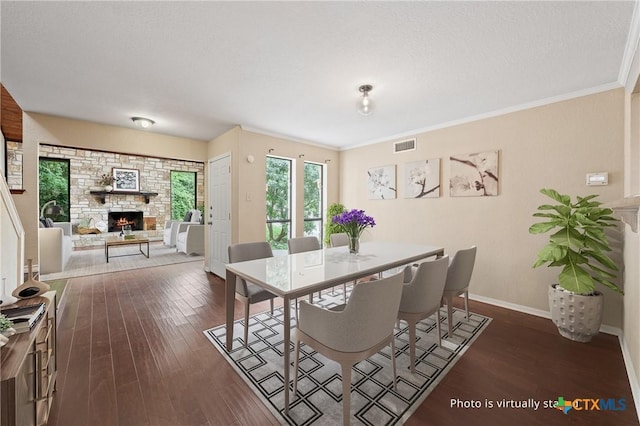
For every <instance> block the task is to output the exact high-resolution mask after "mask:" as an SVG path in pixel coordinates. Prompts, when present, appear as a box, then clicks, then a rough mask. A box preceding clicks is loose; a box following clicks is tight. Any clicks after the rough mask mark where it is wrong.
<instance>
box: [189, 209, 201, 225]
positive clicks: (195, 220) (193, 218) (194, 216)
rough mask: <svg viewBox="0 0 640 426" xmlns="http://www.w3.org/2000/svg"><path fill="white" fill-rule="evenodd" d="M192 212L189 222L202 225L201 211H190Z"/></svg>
mask: <svg viewBox="0 0 640 426" xmlns="http://www.w3.org/2000/svg"><path fill="white" fill-rule="evenodd" d="M190 212H191V219H190V220H189V222H191V223H200V218H201V217H202V214H201V213H200V210H198V209H192V210H190Z"/></svg>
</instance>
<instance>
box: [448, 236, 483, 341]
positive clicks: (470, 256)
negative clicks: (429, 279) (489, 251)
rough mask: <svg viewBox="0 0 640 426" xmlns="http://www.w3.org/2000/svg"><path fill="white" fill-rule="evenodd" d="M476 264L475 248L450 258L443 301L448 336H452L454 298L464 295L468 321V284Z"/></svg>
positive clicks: (460, 251) (462, 251)
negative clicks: (445, 310) (445, 307)
mask: <svg viewBox="0 0 640 426" xmlns="http://www.w3.org/2000/svg"><path fill="white" fill-rule="evenodd" d="M475 262H476V246H475V245H474V246H471V247H470V248H468V249H463V250H459V251H458V252H457V253H456V254H454V255H453V257H452V258H451V262H450V263H449V270H448V272H447V283H446V284H445V286H444V294H443V300H444V302H445V303H446V304H447V324H448V326H449V336H451V334H452V326H451V317H452V315H453V298H454V296H459V295H461V294H462V295H464V311H465V318H466V319H467V321H469V282H470V281H471V274H472V273H473V266H474V265H475Z"/></svg>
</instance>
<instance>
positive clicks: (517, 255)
mask: <svg viewBox="0 0 640 426" xmlns="http://www.w3.org/2000/svg"><path fill="white" fill-rule="evenodd" d="M623 99H624V93H623V90H615V91H608V92H604V93H600V94H595V95H591V96H586V97H582V98H578V99H573V100H568V101H563V102H558V103H555V104H550V105H546V106H541V107H537V108H532V109H529V110H525V111H520V112H514V113H511V114H507V115H503V116H499V117H494V118H489V119H485V120H480V121H476V122H471V123H467V124H463V125H458V126H455V127H450V128H446V129H441V130H436V131H432V132H428V133H422V134H419V135H417V150H416V151H410V152H405V153H401V154H392V149H393V144H392V142H393V141H389V142H386V143H379V144H375V145H370V146H366V147H362V148H358V149H352V150H348V151H345V152H343V153H342V157H341V173H342V180H341V194H342V201H343V202H344V204H345V205H346V206H347V207H348V208H356V207H357V208H362V209H365V210H366V211H367V213H368V214H370V215H372V216H373V217H374V218H375V219H376V222H377V223H378V226H376V227H375V228H373V229H372V230H371V231H370V232H369V233H368V235H366V236H365V238H369V239H376V240H400V241H407V242H421V243H433V244H437V245H442V246H444V247H445V248H446V249H447V250H448V251H452V250H456V249H458V248H462V247H467V246H470V245H472V244H477V245H478V257H477V261H476V267H475V270H474V274H473V278H472V282H471V287H470V291H471V293H474V294H477V295H480V296H483V297H487V298H493V299H498V300H500V301H503V302H508V303H513V304H517V305H522V306H525V307H529V308H532V309H537V310H542V311H548V302H547V286H548V285H549V284H551V283H553V282H555V281H556V277H557V274H558V273H559V271H558V270H556V269H551V268H544V267H543V268H538V269H532V268H531V265H532V264H533V262H534V260H535V258H536V253H537V251H538V250H539V249H540V248H541V247H542V246H543V245H544V244H545V241H546V239H547V238H548V236H533V235H530V234H529V233H528V228H529V226H530V225H531V224H532V223H534V218H533V217H532V216H531V215H532V214H533V213H534V212H535V211H536V207H537V206H538V205H540V204H543V203H545V202H546V200H545V197H544V196H543V195H542V194H540V193H539V192H538V191H539V189H540V188H543V187H552V188H555V189H557V190H559V191H560V192H561V193H566V194H571V195H587V194H591V193H595V194H600V195H601V200H602V201H612V200H615V199H618V198H620V197H621V196H622V193H623V165H624V161H623V160H624V159H623V151H624V149H623V145H624V144H623V139H624V137H623V117H624V109H623V105H624V103H623ZM488 150H499V152H500V153H499V156H500V186H499V196H497V197H450V196H449V189H448V182H449V156H450V155H455V154H464V153H473V152H479V151H488ZM431 158H441V159H442V161H441V184H442V186H443V188H442V191H441V197H440V198H438V199H404V198H403V196H404V194H403V185H404V184H403V181H402V178H403V176H404V163H405V162H408V161H416V160H423V159H431ZM387 164H396V165H397V186H398V198H397V199H395V200H369V199H367V192H366V172H367V169H368V168H370V167H375V166H382V165H387ZM598 171H606V172H609V182H610V184H609V185H608V186H604V187H587V186H586V185H585V175H586V173H587V172H598ZM604 291H605V296H606V297H605V318H604V323H605V324H608V325H611V326H614V327H621V326H622V300H621V297H620V296H618V295H617V294H614V293H612V292H611V291H609V290H608V289H605V290H604Z"/></svg>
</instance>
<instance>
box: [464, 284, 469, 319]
mask: <svg viewBox="0 0 640 426" xmlns="http://www.w3.org/2000/svg"><path fill="white" fill-rule="evenodd" d="M464 311H465V314H466V317H465V318H466V319H467V322H469V290H465V292H464Z"/></svg>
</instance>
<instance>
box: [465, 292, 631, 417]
mask: <svg viewBox="0 0 640 426" xmlns="http://www.w3.org/2000/svg"><path fill="white" fill-rule="evenodd" d="M469 299H471V300H476V301H478V302H482V303H487V304H489V305H494V306H499V307H501V308H506V309H511V310H512V311H517V312H523V313H525V314H529V315H535V316H537V317H542V318H547V319H551V313H550V312H549V311H543V310H542V309H535V308H530V307H528V306H523V305H518V304H516V303H510V302H505V301H504V300H499V299H493V298H491V297H485V296H479V295H477V294H471V293H469ZM600 332H602V333H606V334H612V335H614V336H618V341H619V342H620V349H621V350H622V358H623V360H624V366H625V369H626V370H627V378H628V379H629V385H630V386H631V394H632V395H633V401H634V404H635V408H636V415H637V416H638V420H639V421H640V383H639V382H638V376H637V375H636V372H635V369H634V368H633V363H632V362H631V355H630V354H629V348H628V347H627V344H626V341H625V340H624V334H623V333H622V330H621V329H620V328H618V327H612V326H610V325H602V326H600Z"/></svg>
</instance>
